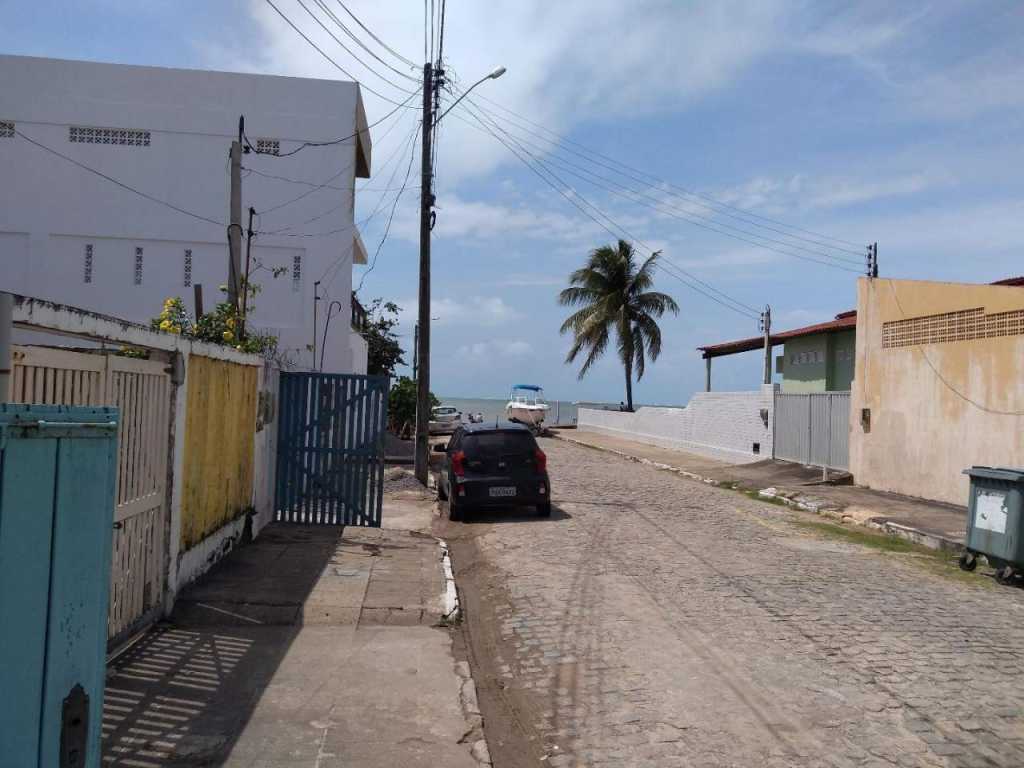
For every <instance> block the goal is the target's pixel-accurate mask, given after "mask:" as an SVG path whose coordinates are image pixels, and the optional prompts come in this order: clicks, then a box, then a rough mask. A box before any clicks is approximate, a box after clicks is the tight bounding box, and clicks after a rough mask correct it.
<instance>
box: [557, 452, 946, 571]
mask: <svg viewBox="0 0 1024 768" xmlns="http://www.w3.org/2000/svg"><path fill="white" fill-rule="evenodd" d="M554 437H555V438H556V439H558V440H564V441H565V442H567V443H573V444H574V445H579V446H581V447H583V448H590V449H591V450H594V451H603V452H604V453H613V454H615V455H616V456H620V457H622V458H624V459H628V460H629V461H634V462H636V463H637V464H646V465H647V466H650V467H654V468H655V469H661V470H664V471H667V472H674V473H675V474H677V475H681V476H682V477H685V478H687V479H689V480H696V481H698V482H701V483H705V484H706V485H713V486H715V487H717V488H728V489H730V490H738V489H736V488H734V487H733V484H732V483H723V482H721V481H719V480H715V479H713V478H710V477H704V476H703V475H698V474H696V473H695V472H689V471H687V470H685V469H680V468H679V467H674V466H672V465H671V464H665V463H664V462H661V461H651V460H650V459H644V458H642V457H640V456H633V455H632V454H629V453H626V452H624V451H620V450H617V449H615V448H606V447H604V446H601V445H593V444H592V443H587V442H584V441H583V440H577V439H576V438H572V437H566V436H564V435H560V434H556V435H554ZM757 495H758V496H760V497H761V498H764V499H770V500H772V501H777V502H781V503H782V504H785V505H787V506H790V507H794V508H796V509H800V510H803V511H804V512H813V513H814V514H816V515H821V516H822V517H828V518H830V519H833V520H837V521H839V522H840V523H843V524H849V525H859V526H862V527H864V528H872V529H874V530H876V531H881V532H882V533H887V534H889V535H890V536H896V537H897V538H900V539H905V540H906V541H909V542H911V543H912V544H919V545H920V546H923V547H927V548H928V549H935V550H939V551H942V552H950V553H953V554H956V553H959V552H962V551H963V549H964V544H963V542H959V541H956V540H955V539H949V538H946V537H945V536H940V535H939V534H936V533H928V532H927V531H922V530H919V529H917V528H914V527H912V526H909V525H903V524H902V523H894V522H892V521H891V520H886V519H885V518H881V517H876V518H872V519H868V520H865V521H864V522H858V521H856V520H854V519H853V518H852V517H850V516H849V515H844V514H843V510H842V509H840V508H838V507H833V506H829V504H828V502H824V501H809V500H801V499H798V498H790V497H789V496H787V495H786V494H783V493H779V492H778V491H777V490H776V489H775V488H762V489H761V490H759V491H757Z"/></svg>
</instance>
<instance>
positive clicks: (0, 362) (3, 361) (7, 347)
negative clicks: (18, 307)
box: [0, 293, 14, 403]
mask: <svg viewBox="0 0 1024 768" xmlns="http://www.w3.org/2000/svg"><path fill="white" fill-rule="evenodd" d="M13 315H14V297H13V296H11V294H9V293H0V403H5V402H7V399H8V398H9V397H10V394H9V393H10V386H11V384H10V382H11V328H12V325H13Z"/></svg>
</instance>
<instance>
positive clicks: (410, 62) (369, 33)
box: [335, 0, 417, 67]
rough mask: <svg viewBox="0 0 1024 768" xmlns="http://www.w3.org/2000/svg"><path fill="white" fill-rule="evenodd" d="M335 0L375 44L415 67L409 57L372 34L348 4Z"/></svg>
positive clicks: (414, 63)
mask: <svg viewBox="0 0 1024 768" xmlns="http://www.w3.org/2000/svg"><path fill="white" fill-rule="evenodd" d="M335 2H336V3H337V4H338V5H340V6H341V7H342V8H343V9H344V10H345V13H347V14H348V15H349V16H351V17H352V20H353V21H354V22H355V23H356V24H358V25H359V26H360V28H362V30H363V31H364V32H365V33H366V34H368V35H369V36H370V37H372V38H373V39H374V40H375V41H376V42H377V44H378V45H380V46H381V47H382V48H384V49H385V50H386V51H388V52H389V53H391V54H392V55H393V56H395V57H396V58H398V59H401V60H402V61H403V62H405V63H406V64H408V65H409V66H410V67H415V66H417V64H416V62H414V61H410V60H409V59H407V58H406V57H405V56H403V55H402V54H400V53H399V52H398V51H396V50H395V49H394V48H392V47H391V46H389V45H388V44H387V43H385V42H384V41H383V40H381V39H380V38H379V37H377V36H376V35H375V34H373V32H372V31H371V30H370V28H369V27H367V26H366V25H365V24H363V22H361V21H360V20H359V17H358V16H356V15H355V14H354V13H352V11H350V10H349V9H348V6H347V5H345V3H343V2H342V1H341V0H335Z"/></svg>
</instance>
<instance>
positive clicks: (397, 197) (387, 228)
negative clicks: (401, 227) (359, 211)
mask: <svg viewBox="0 0 1024 768" xmlns="http://www.w3.org/2000/svg"><path fill="white" fill-rule="evenodd" d="M414 138H415V137H414ZM415 157H416V147H415V145H414V146H413V151H412V152H410V153H409V164H408V165H407V166H406V168H405V180H404V181H403V182H402V188H401V189H399V190H398V194H397V195H395V202H394V203H392V205H391V213H390V214H389V215H388V223H387V225H386V226H385V227H384V235H383V236H382V237H381V239H380V242H379V243H377V250H376V251H374V253H373V261H372V262H371V263H370V268H369V269H367V270H366V271H365V272H363V274H362V276H361V277H360V278H359V287H358V288H356V293H359V291H361V290H362V288H363V283H364V282H366V276H367V275H369V274H370V273H371V272H373V269H374V267H376V266H377V258H378V257H379V256H380V249H381V248H383V247H384V242H385V241H386V240H387V239H388V234H389V233H390V232H391V222H392V221H393V220H394V218H395V209H397V208H398V201H399V200H401V199H402V193H403V192H405V188H406V186H407V185H408V183H409V173H410V172H411V171H412V161H413V159H414V158H415ZM389 183H390V182H389Z"/></svg>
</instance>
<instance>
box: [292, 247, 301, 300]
mask: <svg viewBox="0 0 1024 768" xmlns="http://www.w3.org/2000/svg"><path fill="white" fill-rule="evenodd" d="M301 287H302V256H301V255H299V254H295V255H294V256H292V290H293V291H298V290H299V289H300V288H301Z"/></svg>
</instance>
